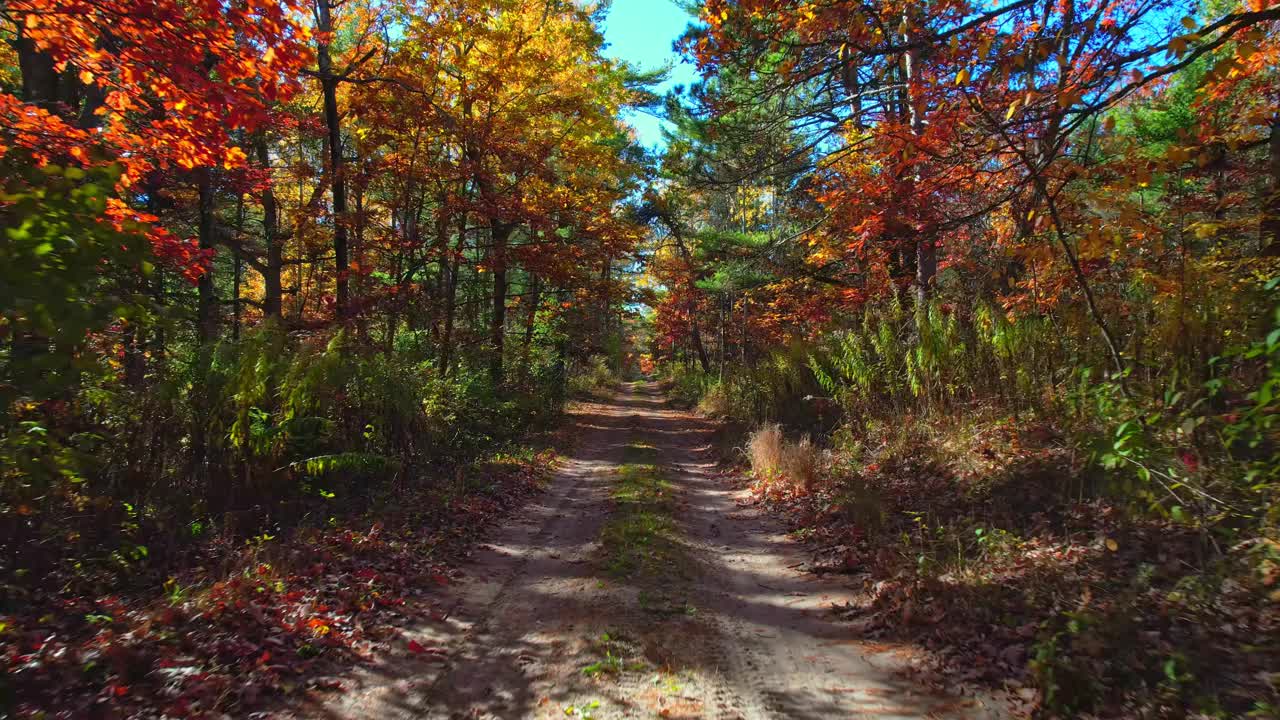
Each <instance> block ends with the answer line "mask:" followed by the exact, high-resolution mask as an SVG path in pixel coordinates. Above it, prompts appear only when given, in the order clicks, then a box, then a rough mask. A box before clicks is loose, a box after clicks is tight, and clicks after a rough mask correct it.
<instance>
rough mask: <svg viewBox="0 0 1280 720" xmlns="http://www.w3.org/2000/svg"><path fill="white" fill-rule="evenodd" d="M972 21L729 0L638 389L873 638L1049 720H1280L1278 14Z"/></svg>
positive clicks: (674, 153) (683, 120) (695, 117)
mask: <svg viewBox="0 0 1280 720" xmlns="http://www.w3.org/2000/svg"><path fill="white" fill-rule="evenodd" d="M947 8H949V9H954V10H955V14H953V15H952V14H948V10H944V9H943V8H941V7H937V6H930V7H929V8H927V9H926V8H924V6H921V5H918V4H894V3H887V4H886V3H873V4H872V5H871V6H867V5H859V4H857V3H848V2H835V3H827V4H824V5H823V6H822V7H821V8H819V7H816V6H814V7H809V6H807V5H806V6H805V7H804V8H797V7H793V6H791V5H787V4H778V3H764V2H754V1H744V2H728V1H720V0H716V1H713V2H708V3H707V7H706V9H705V10H704V12H703V14H702V18H703V20H704V23H705V26H704V27H703V28H701V29H699V30H696V31H693V32H691V33H690V34H689V36H688V37H687V38H686V41H685V47H686V49H687V51H688V53H689V54H690V55H691V56H692V57H695V58H696V59H697V60H698V62H699V63H700V67H701V68H702V69H703V71H704V73H705V77H704V81H703V82H702V84H700V85H699V86H698V87H697V88H696V89H695V90H694V91H693V92H691V93H689V94H687V95H685V96H681V97H674V98H672V99H671V101H670V103H669V104H670V107H671V109H672V116H673V118H674V119H675V122H676V125H677V128H676V130H675V131H673V132H672V133H671V143H670V145H669V147H668V149H667V152H666V154H665V156H664V157H663V159H662V165H661V171H662V172H663V173H665V174H664V177H665V179H666V181H667V183H668V184H667V185H665V186H661V187H655V188H653V189H651V191H650V193H649V194H648V196H647V199H648V201H649V203H648V205H647V206H646V208H645V210H646V212H647V214H648V215H647V216H648V217H650V218H651V219H652V221H653V222H654V224H655V226H656V227H657V228H658V230H657V233H656V237H655V239H654V241H653V243H651V245H650V246H648V248H647V251H648V253H649V255H650V258H651V262H650V265H649V270H650V272H651V274H652V276H653V278H654V280H653V281H652V282H651V284H652V285H655V286H659V287H661V288H662V290H661V291H660V292H658V293H656V297H655V300H654V302H653V303H652V305H653V306H654V308H655V310H654V312H653V313H652V314H651V315H650V316H649V317H650V321H651V322H652V324H653V331H652V332H653V337H654V340H653V342H652V343H651V345H650V348H649V351H650V357H649V358H648V361H650V362H653V363H655V364H656V365H657V367H658V368H659V372H660V373H661V374H662V375H663V376H664V377H665V378H666V381H667V383H668V386H669V387H670V388H671V393H672V394H673V396H675V397H676V398H678V399H679V402H681V403H682V404H683V405H685V406H688V407H697V408H698V409H699V410H701V411H702V412H704V413H706V414H708V415H713V416H717V417H720V418H723V419H724V420H725V423H726V428H727V429H726V432H733V433H736V434H737V437H736V440H735V441H734V442H732V443H729V444H731V445H733V446H735V447H736V448H737V451H736V452H734V453H733V456H734V459H735V460H738V461H741V462H743V464H744V465H745V466H746V467H748V468H749V470H750V482H751V487H752V490H753V491H754V492H755V494H756V496H757V498H758V499H759V501H760V502H762V503H766V504H768V505H770V506H771V507H773V508H775V509H776V510H777V511H778V512H780V513H782V514H784V515H785V516H786V517H787V518H788V519H789V521H790V522H791V523H792V524H793V526H794V529H795V532H796V535H797V536H798V537H800V538H803V539H805V540H807V541H810V542H812V543H813V544H814V546H813V547H814V552H815V560H814V562H813V563H812V564H811V565H810V566H809V568H808V569H810V570H811V571H813V572H818V573H844V574H849V575H851V576H853V577H854V578H855V580H858V581H861V583H862V584H863V586H864V587H865V590H866V592H865V598H864V600H863V601H862V602H860V603H856V604H855V606H853V607H849V608H845V609H844V610H842V613H843V614H844V615H847V616H848V617H849V619H850V620H851V621H854V623H856V624H852V625H851V626H850V630H849V631H850V634H851V635H855V636H856V635H865V634H867V633H872V634H878V635H882V636H886V637H894V638H911V639H914V640H917V641H919V642H922V643H924V644H926V645H928V646H929V647H931V648H932V649H933V650H934V660H935V664H934V669H935V670H942V671H944V675H943V676H942V677H944V678H946V680H945V681H946V682H948V683H954V684H967V685H985V686H990V687H997V688H1000V687H1004V688H1009V689H1010V690H1011V691H1013V693H1014V695H1015V697H1017V698H1018V700H1019V703H1020V708H1021V709H1022V710H1023V711H1025V712H1026V713H1028V714H1032V715H1036V716H1039V717H1114V718H1121V717H1123V718H1132V717H1153V718H1154V717H1221V718H1227V717H1246V716H1250V717H1277V716H1280V675H1277V673H1276V667H1278V666H1280V656H1277V648H1280V511H1278V510H1277V499H1280V498H1278V495H1280V435H1277V430H1280V423H1278V422H1277V419H1278V418H1280V398H1278V396H1280V289H1278V286H1280V279H1277V277H1278V275H1280V261H1278V260H1277V257H1278V256H1280V234H1278V233H1280V224H1277V218H1278V217H1280V123H1278V122H1277V119H1276V114H1275V108H1274V101H1275V99H1276V96H1275V88H1276V87H1278V85H1277V71H1276V68H1277V65H1276V62H1275V58H1276V57H1277V52H1280V44H1278V43H1277V37H1278V36H1280V33H1277V27H1276V21H1277V17H1276V15H1277V11H1276V9H1275V8H1274V7H1271V6H1268V5H1266V4H1263V5H1262V6H1258V5H1253V6H1249V7H1246V6H1244V5H1241V6H1239V7H1237V6H1236V5H1234V4H1232V3H1209V4H1207V5H1196V6H1191V5H1187V6H1185V7H1182V6H1180V5H1179V4H1177V3H1165V4H1160V6H1159V8H1158V9H1157V8H1155V7H1147V6H1143V7H1137V6H1132V5H1127V4H1124V3H1115V2H1109V1H1108V0H1101V1H1099V2H1090V3H1086V4H1085V5H1079V4H1074V5H1070V6H1062V5H1057V6H1053V7H1049V6H1043V5H1038V6H1036V8H1037V9H1035V10H1034V11H1032V10H1030V9H1028V8H1024V7H1022V6H1019V5H1018V4H1016V3H1012V4H1007V5H1002V6H996V7H994V8H992V9H990V14H989V15H984V16H976V15H972V14H969V13H971V12H972V13H976V12H977V9H976V8H970V7H969V6H965V5H961V6H954V7H953V6H951V5H948V6H947ZM1086 8H1087V9H1086ZM1080 13H1083V15H1082V14H1080ZM1094 13H1097V14H1096V15H1094ZM1085 16H1090V17H1094V18H1110V19H1108V20H1105V21H1102V24H1098V25H1095V24H1094V20H1088V21H1083V20H1082V19H1081V18H1083V17H1085ZM1184 16H1185V17H1184ZM885 18H893V21H892V23H890V24H891V25H892V26H893V27H896V28H898V29H897V31H896V32H892V33H891V32H888V31H887V30H886V27H887V25H886V23H887V22H888V21H887V20H885ZM1111 22H1115V23H1116V25H1115V26H1110V25H1108V23H1111ZM1104 25H1107V26H1108V27H1113V28H1118V27H1121V26H1123V27H1124V28H1126V30H1125V31H1123V32H1120V31H1116V30H1114V29H1112V30H1108V29H1101V30H1100V29H1099V28H1102V27H1103V26H1104ZM1139 28H1141V29H1139ZM1263 56H1265V57H1266V58H1268V59H1266V60H1260V58H1261V57H1263ZM1104 57H1105V58H1110V60H1108V61H1106V62H1103V61H1101V60H1100V58H1104ZM1138 57H1141V58H1144V59H1143V60H1142V61H1136V60H1135V58H1138ZM1264 97H1265V98H1267V100H1265V102H1264V101H1263V98H1264ZM1264 105H1265V106H1266V107H1265V108H1264V107H1263V106H1264Z"/></svg>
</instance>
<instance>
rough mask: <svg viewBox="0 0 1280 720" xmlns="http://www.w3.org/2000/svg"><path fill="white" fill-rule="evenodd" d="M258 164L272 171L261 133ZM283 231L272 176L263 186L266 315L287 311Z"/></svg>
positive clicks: (265, 141)
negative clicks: (281, 230)
mask: <svg viewBox="0 0 1280 720" xmlns="http://www.w3.org/2000/svg"><path fill="white" fill-rule="evenodd" d="M256 150H257V154H258V164H259V165H260V166H261V167H262V169H264V170H266V171H268V172H270V169H271V154H270V152H269V151H268V149H267V138H266V136H265V135H259V136H258V138H257V142H256ZM279 232H280V209H279V206H277V205H276V194H275V191H274V190H273V189H272V186H271V178H269V177H268V179H267V185H266V187H265V188H264V189H263V190H262V242H263V246H264V247H265V249H266V252H267V257H266V262H265V263H264V268H263V269H264V270H265V272H263V273H262V286H263V296H262V317H263V319H264V320H268V319H270V318H275V319H277V320H279V319H280V317H281V315H282V314H283V311H284V285H283V282H282V280H281V277H280V276H281V274H282V273H283V271H284V249H283V247H282V245H283V243H282V242H281V239H280V238H279V237H278V236H279Z"/></svg>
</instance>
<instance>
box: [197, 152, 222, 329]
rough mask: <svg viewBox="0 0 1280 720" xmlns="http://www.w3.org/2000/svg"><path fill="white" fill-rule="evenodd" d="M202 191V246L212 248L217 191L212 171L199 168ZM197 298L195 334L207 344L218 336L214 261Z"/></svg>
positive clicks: (200, 231)
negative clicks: (215, 193)
mask: <svg viewBox="0 0 1280 720" xmlns="http://www.w3.org/2000/svg"><path fill="white" fill-rule="evenodd" d="M198 173H199V176H198V179H197V183H198V184H199V193H200V200H199V202H200V209H199V213H200V222H199V243H200V249H201V250H212V249H213V248H214V245H215V241H216V239H215V238H214V192H213V182H212V179H211V178H210V171H209V170H208V169H207V168H206V169H202V170H199V171H198ZM197 293H198V302H197V306H196V336H197V337H198V338H199V340H200V343H201V344H202V345H203V344H207V343H210V342H212V341H214V340H217V339H218V294H217V288H216V287H215V286H214V283H213V264H212V263H210V265H209V268H208V269H207V270H206V271H205V272H204V273H202V274H201V275H200V280H199V281H198V282H197Z"/></svg>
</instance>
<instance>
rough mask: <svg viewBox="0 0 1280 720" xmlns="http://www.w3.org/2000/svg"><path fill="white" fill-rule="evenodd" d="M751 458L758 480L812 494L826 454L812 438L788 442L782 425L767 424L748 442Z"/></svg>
mask: <svg viewBox="0 0 1280 720" xmlns="http://www.w3.org/2000/svg"><path fill="white" fill-rule="evenodd" d="M747 456H748V457H749V458H750V460H751V470H752V472H753V473H755V475H756V477H757V478H759V479H760V480H762V481H765V482H768V483H774V482H778V481H783V482H786V483H787V484H789V485H791V486H793V487H796V486H798V487H799V488H802V489H803V490H805V491H806V492H809V491H812V490H813V488H814V486H815V485H817V482H818V478H820V477H821V475H822V464H823V462H822V451H821V450H820V449H819V448H818V446H816V445H814V444H813V441H811V440H810V439H809V438H808V437H804V438H802V439H801V440H800V441H799V442H792V441H790V440H787V439H786V437H785V436H784V435H783V433H782V426H781V425H779V424H778V423H766V424H764V425H762V426H760V428H758V429H757V430H756V431H755V432H753V433H751V437H750V438H749V439H748V441H747Z"/></svg>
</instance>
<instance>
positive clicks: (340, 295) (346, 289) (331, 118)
mask: <svg viewBox="0 0 1280 720" xmlns="http://www.w3.org/2000/svg"><path fill="white" fill-rule="evenodd" d="M331 10H332V6H331V5H330V4H329V0H317V1H316V21H317V27H316V30H317V31H319V33H320V35H319V37H321V38H324V37H327V36H328V35H329V33H332V32H333V16H332V14H331ZM316 64H317V67H318V69H319V71H320V72H319V75H320V88H321V90H322V92H323V95H324V124H325V127H326V129H327V130H328V134H327V135H326V136H325V145H326V147H327V150H328V151H329V183H330V192H331V194H332V195H333V258H334V272H335V277H334V281H335V283H336V285H337V293H336V294H337V297H336V299H335V301H336V310H337V314H338V319H339V320H344V319H346V317H347V313H348V311H349V305H350V300H351V298H350V295H351V291H350V284H349V283H350V279H349V278H348V268H349V263H348V260H347V227H346V225H345V223H346V214H347V182H346V179H345V178H344V177H343V167H342V126H341V120H340V118H339V116H338V82H339V78H338V77H337V76H335V75H334V74H333V58H332V57H331V56H330V54H329V43H328V42H326V41H324V40H320V41H319V42H317V43H316Z"/></svg>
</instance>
